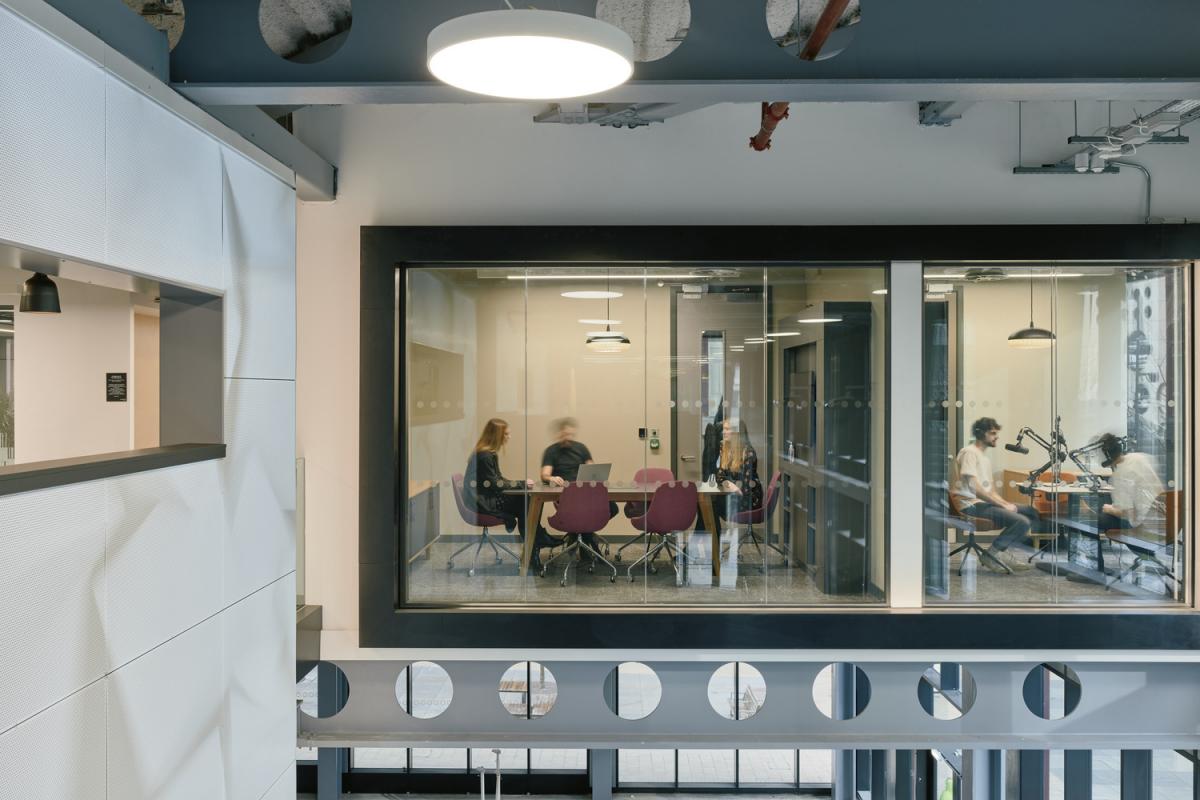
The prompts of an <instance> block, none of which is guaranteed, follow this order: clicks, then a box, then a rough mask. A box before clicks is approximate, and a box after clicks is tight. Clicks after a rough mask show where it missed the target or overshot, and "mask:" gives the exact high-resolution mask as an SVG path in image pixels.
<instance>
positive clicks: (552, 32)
mask: <svg viewBox="0 0 1200 800" xmlns="http://www.w3.org/2000/svg"><path fill="white" fill-rule="evenodd" d="M427 52H428V62H427V63H428V66H429V71H430V72H431V73H433V75H434V77H436V78H437V79H438V80H440V81H443V82H445V83H448V84H450V85H451V86H455V87H457V88H459V89H465V90H467V91H469V92H475V93H476V94H484V95H490V96H492V97H507V98H512V99H516V100H553V99H557V98H565V97H582V96H584V95H589V94H595V93H597V92H602V91H604V90H605V89H611V88H613V87H614V86H619V85H621V84H622V83H624V82H625V81H626V80H628V79H629V76H630V75H632V74H633V40H632V39H630V38H629V34H627V33H625V32H624V31H622V30H621V29H620V28H617V27H615V26H613V25H609V24H608V23H607V22H601V21H600V20H598V19H595V18H593V17H587V16H584V15H582V14H571V13H567V12H564V11H544V10H540V9H514V10H501V11H482V12H479V13H477V14H467V15H465V16H461V17H455V18H454V19H451V20H448V21H446V22H443V23H442V24H441V25H439V26H437V27H436V28H434V29H433V30H432V31H430V33H429V39H428V51H427Z"/></svg>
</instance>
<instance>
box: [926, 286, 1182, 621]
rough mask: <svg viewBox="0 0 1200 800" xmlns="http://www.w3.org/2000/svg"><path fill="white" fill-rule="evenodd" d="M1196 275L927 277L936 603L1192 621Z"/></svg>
mask: <svg viewBox="0 0 1200 800" xmlns="http://www.w3.org/2000/svg"><path fill="white" fill-rule="evenodd" d="M1187 279H1188V272H1187V270H1186V269H1184V268H1183V267H1182V266H1180V265H1175V264H1156V265H1138V266H1130V265H1120V266H1081V265H1066V264H1056V265H1039V264H1029V265H1015V264H1005V265H1002V266H993V265H978V264H971V265H955V264H949V265H937V266H933V265H928V264H927V265H926V268H925V272H924V280H925V322H924V326H925V328H924V334H923V343H924V369H925V372H924V380H925V404H924V416H925V419H924V430H925V451H924V462H925V463H924V470H925V487H926V489H925V492H926V497H925V509H926V514H925V526H924V530H925V584H926V585H925V589H926V597H927V599H928V600H929V601H930V602H950V603H988V604H997V605H1019V604H1089V603H1090V604H1114V603H1118V604H1119V603H1133V604H1139V603H1151V604H1163V603H1180V602H1183V601H1184V600H1185V598H1184V587H1185V586H1186V582H1187V575H1186V567H1185V561H1184V558H1183V546H1182V545H1183V542H1184V541H1185V534H1186V520H1187V515H1186V513H1185V508H1186V504H1185V493H1184V491H1183V490H1184V489H1185V488H1186V487H1187V485H1188V474H1187V470H1188V469H1189V464H1188V449H1187V444H1186V443H1187V441H1188V436H1190V433H1189V431H1188V430H1187V425H1188V421H1189V420H1188V415H1187V409H1189V408H1190V401H1189V389H1190V387H1189V380H1190V377H1189V375H1188V372H1187V365H1188V364H1189V363H1190V358H1191V355H1190V353H1189V351H1188V348H1189V342H1190V335H1191V334H1190V329H1189V316H1190V309H1189V307H1188V297H1189V288H1188V285H1187Z"/></svg>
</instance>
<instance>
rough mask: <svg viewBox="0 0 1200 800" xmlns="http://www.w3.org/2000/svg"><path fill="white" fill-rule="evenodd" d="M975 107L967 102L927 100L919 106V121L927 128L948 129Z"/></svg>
mask: <svg viewBox="0 0 1200 800" xmlns="http://www.w3.org/2000/svg"><path fill="white" fill-rule="evenodd" d="M973 105H975V104H974V103H972V102H969V101H966V100H927V101H924V102H922V103H920V104H919V105H918V106H917V121H918V122H920V123H921V124H922V125H926V126H929V125H939V126H943V127H946V126H949V125H950V123H952V122H954V120H956V119H961V118H962V115H963V114H965V113H966V111H967V109H968V108H970V107H971V106H973Z"/></svg>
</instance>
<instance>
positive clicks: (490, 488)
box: [463, 418, 555, 570]
mask: <svg viewBox="0 0 1200 800" xmlns="http://www.w3.org/2000/svg"><path fill="white" fill-rule="evenodd" d="M510 436H511V434H510V433H509V430H508V423H507V422H505V421H504V420H502V419H496V418H493V419H489V420H488V422H487V424H486V425H484V426H483V433H481V434H480V435H479V441H478V442H476V443H475V450H474V451H473V452H472V453H471V457H470V458H468V459H467V469H466V472H464V473H463V503H464V504H466V506H467V507H468V508H473V509H475V510H476V511H478V512H479V513H481V514H488V515H490V516H493V517H499V518H500V519H502V520H504V528H505V529H506V530H508V531H512V529H513V528H516V529H517V532H518V534H519V535H520V536H521V538H522V539H524V538H525V511H526V507H525V495H523V494H505V493H504V492H505V490H506V489H528V488H532V486H533V481H510V480H508V479H507V478H505V477H504V476H503V475H502V474H501V473H500V451H501V450H502V449H503V448H504V445H505V444H506V443H507V442H508V439H509V437H510ZM554 544H555V542H554V540H553V539H551V538H550V535H549V534H548V533H546V529H545V528H543V527H542V526H541V525H538V535H537V539H536V540H535V545H534V549H533V556H532V557H531V559H530V567H531V568H532V569H535V570H538V569H540V568H541V557H540V556H539V555H538V549H539V548H541V547H553V546H554Z"/></svg>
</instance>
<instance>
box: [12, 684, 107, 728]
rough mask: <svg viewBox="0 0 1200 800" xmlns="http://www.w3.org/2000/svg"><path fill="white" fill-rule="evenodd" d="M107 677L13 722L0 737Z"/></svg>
mask: <svg viewBox="0 0 1200 800" xmlns="http://www.w3.org/2000/svg"><path fill="white" fill-rule="evenodd" d="M107 677H108V673H105V674H104V675H101V676H100V677H99V678H96V679H95V680H92V681H88V682H87V683H85V684H84V685H83V686H80V687H79V688H78V689H75V690H73V691H71V692H69V693H67V694H65V695H63V696H62V697H60V698H58V699H57V700H55V701H54V702H53V703H51V704H50V705H48V706H45V707H44V708H39V709H38V710H37V711H35V712H33V713H32V714H30V715H29V716H27V717H24V718H23V719H20V720H18V721H17V722H14V723H13V724H12V725H9V726H8V727H7V728H5V729H3V730H0V736H3V735H4V734H6V733H8V732H9V731H11V730H14V729H15V728H19V727H21V726H22V725H24V724H25V723H26V722H29V721H30V720H33V719H36V718H38V717H40V716H41V715H42V714H45V713H46V712H47V711H49V710H50V709H52V708H54V707H55V706H57V705H59V704H61V703H64V702H66V701H67V700H70V699H71V698H72V697H74V696H75V695H77V694H79V693H80V692H83V691H86V690H87V689H88V688H89V687H92V686H95V685H96V684H97V683H100V682H101V681H103V680H104V679H105V678H107Z"/></svg>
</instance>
